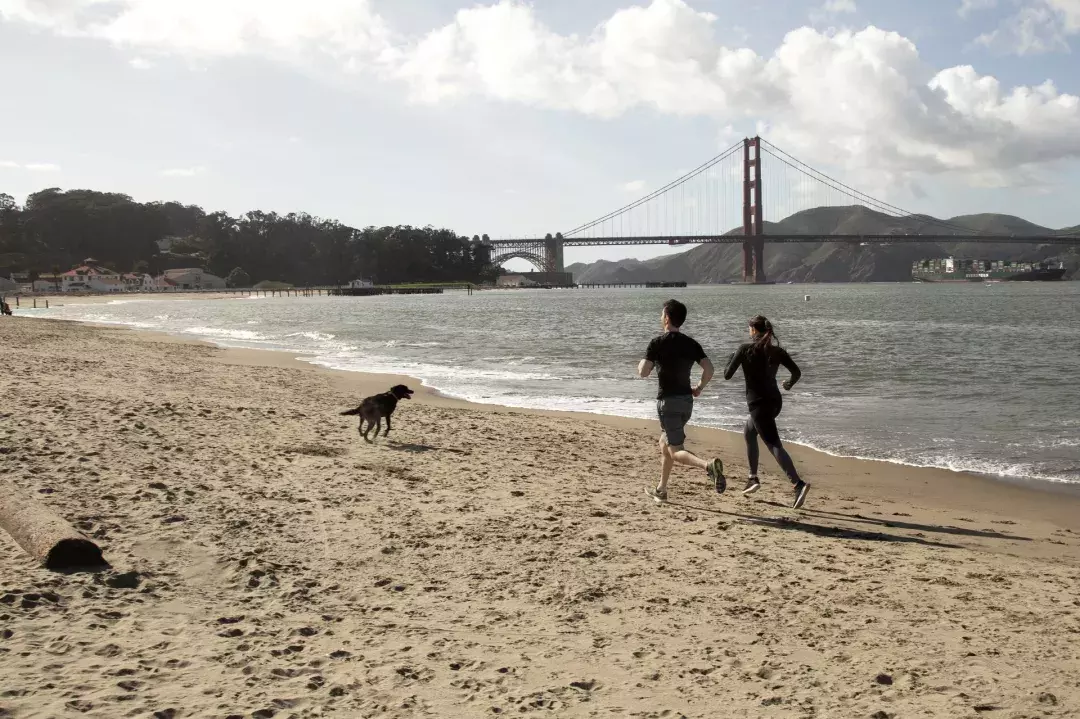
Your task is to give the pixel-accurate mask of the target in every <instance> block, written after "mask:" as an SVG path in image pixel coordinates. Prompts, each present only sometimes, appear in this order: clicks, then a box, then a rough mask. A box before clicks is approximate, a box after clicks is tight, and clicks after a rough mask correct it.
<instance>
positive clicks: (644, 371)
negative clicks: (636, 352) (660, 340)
mask: <svg viewBox="0 0 1080 719" xmlns="http://www.w3.org/2000/svg"><path fill="white" fill-rule="evenodd" d="M656 355H657V352H656V339H653V341H652V342H650V343H649V346H648V347H646V348H645V359H643V360H641V361H640V362H638V365H637V376H638V377H641V378H642V379H645V378H646V377H648V376H649V375H650V374H652V371H653V367H655V366H656V358H657V357H656Z"/></svg>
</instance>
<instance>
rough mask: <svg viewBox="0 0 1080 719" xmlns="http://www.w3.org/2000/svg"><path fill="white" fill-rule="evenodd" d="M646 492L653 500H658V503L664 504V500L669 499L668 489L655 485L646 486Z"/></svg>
mask: <svg viewBox="0 0 1080 719" xmlns="http://www.w3.org/2000/svg"><path fill="white" fill-rule="evenodd" d="M645 494H647V495H649V496H650V497H652V501H654V502H656V503H657V504H663V503H664V502H666V501H667V490H666V489H656V488H655V487H646V488H645Z"/></svg>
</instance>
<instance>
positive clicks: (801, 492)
mask: <svg viewBox="0 0 1080 719" xmlns="http://www.w3.org/2000/svg"><path fill="white" fill-rule="evenodd" d="M809 491H810V485H809V484H807V483H806V482H804V481H802V480H801V479H800V480H799V481H798V483H797V484H796V485H795V501H794V502H792V503H791V507H792V509H798V508H799V507H801V506H803V505H804V504H806V494H807V492H809Z"/></svg>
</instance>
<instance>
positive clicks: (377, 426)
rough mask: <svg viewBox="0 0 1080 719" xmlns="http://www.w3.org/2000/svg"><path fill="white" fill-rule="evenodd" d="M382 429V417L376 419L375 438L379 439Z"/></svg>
mask: <svg viewBox="0 0 1080 719" xmlns="http://www.w3.org/2000/svg"><path fill="white" fill-rule="evenodd" d="M381 429H382V417H380V418H379V419H377V420H375V436H374V437H373V439H378V438H379V430H381Z"/></svg>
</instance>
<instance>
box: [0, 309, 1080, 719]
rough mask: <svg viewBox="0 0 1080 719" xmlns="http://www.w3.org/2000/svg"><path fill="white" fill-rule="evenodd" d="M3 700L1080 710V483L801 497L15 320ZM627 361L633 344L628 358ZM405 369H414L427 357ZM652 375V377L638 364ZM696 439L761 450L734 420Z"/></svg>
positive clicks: (878, 488)
mask: <svg viewBox="0 0 1080 719" xmlns="http://www.w3.org/2000/svg"><path fill="white" fill-rule="evenodd" d="M0 347H2V348H3V357H4V362H3V372H2V373H0V396H2V398H3V399H2V401H0V474H2V476H0V491H3V487H4V486H7V485H15V486H17V487H19V488H21V489H22V490H25V491H27V492H29V493H31V494H33V495H34V496H35V497H37V498H38V499H39V500H40V501H41V502H42V503H43V504H45V505H47V506H48V507H50V508H51V509H53V510H54V511H55V512H56V513H57V514H59V515H60V516H62V517H64V518H65V519H67V520H68V521H69V522H71V523H72V524H73V525H75V526H76V527H78V528H80V529H81V530H82V531H84V532H85V533H86V534H87V535H89V536H91V537H93V538H95V539H96V541H98V542H99V544H100V545H101V547H102V548H103V550H104V552H105V556H106V558H107V559H108V561H109V562H110V564H111V569H109V570H107V571H102V572H94V573H77V574H59V573H55V572H50V571H47V570H44V569H41V568H39V567H38V566H36V564H35V563H34V562H33V561H32V560H31V559H30V558H29V557H28V556H27V555H26V554H25V553H23V551H22V550H21V549H20V548H19V547H18V546H17V545H16V544H14V542H12V541H11V539H10V538H9V537H8V535H7V534H5V533H3V532H2V531H0V716H4V717H6V716H11V717H69V716H85V717H103V718H104V717H109V718H113V717H128V716H130V717H219V718H221V719H224V718H225V717H316V716H339V717H350V718H351V717H377V716H386V717H413V716H427V717H474V716H475V717H480V716H497V715H508V714H512V715H535V714H545V715H551V716H560V717H600V716H608V717H624V716H628V717H642V718H645V717H649V718H652V717H868V718H869V717H873V718H875V719H887V718H893V719H900V718H901V717H1003V718H1004V717H1008V718H1010V719H1020V718H1021V717H1024V718H1027V717H1072V716H1080V649H1078V647H1080V497H1078V495H1077V493H1076V492H1075V491H1068V488H1064V487H1059V488H1053V487H1045V488H1035V487H1027V486H1023V485H1019V484H1010V483H1004V482H999V481H996V480H992V479H988V478H983V477H976V476H968V475H961V474H955V473H950V472H944V471H938V470H921V469H912V468H909V467H903V466H899V465H893V464H886V463H880V462H866V461H859V460H848V459H840V458H834V457H830V456H827V455H823V454H820V453H817V452H814V451H811V450H807V449H803V448H798V447H795V448H792V455H793V457H794V459H795V461H796V463H797V464H798V465H799V467H800V469H801V470H802V471H803V474H804V476H805V477H806V478H807V479H808V480H809V481H810V482H811V483H812V485H813V490H812V493H811V495H810V498H809V500H808V502H807V506H806V508H805V509H804V510H803V511H794V510H791V509H788V508H787V506H786V505H787V502H788V499H789V488H788V485H787V484H786V482H785V481H783V480H782V479H781V478H780V477H779V476H778V474H777V472H776V467H775V465H773V464H772V463H771V461H770V460H769V459H768V458H767V457H765V458H763V460H762V463H763V469H764V470H765V473H764V475H763V477H762V479H763V483H764V487H763V491H762V492H760V493H759V494H758V495H756V496H754V497H753V498H743V497H741V496H740V495H739V494H738V492H729V493H728V494H726V495H724V496H722V497H721V496H717V495H716V494H715V492H714V491H713V490H712V488H711V486H710V485H709V484H708V482H707V481H706V479H705V477H704V474H703V473H695V472H691V471H689V470H685V469H676V470H675V472H676V473H675V475H674V478H673V480H672V490H671V499H672V503H671V504H669V505H667V506H662V507H658V506H656V505H654V504H652V503H651V502H650V501H648V498H647V497H646V496H645V494H644V492H643V490H644V488H645V486H646V485H648V484H650V483H652V482H654V481H655V478H656V475H657V472H658V469H659V460H658V457H657V452H656V444H655V442H656V433H657V425H656V423H655V422H645V421H634V420H621V419H617V418H608V417H599V416H591V415H580V414H565V413H555V412H533V411H525V410H512V409H505V408H499V407H489V406H478V405H470V404H467V403H464V402H458V401H454V400H450V399H447V398H443V397H439V396H437V395H435V394H433V393H431V392H428V391H421V392H418V394H417V395H416V397H415V398H414V400H413V401H411V402H404V403H402V405H401V406H400V408H399V410H398V412H397V413H396V414H395V415H394V430H393V432H392V433H391V435H390V439H389V440H384V439H383V438H380V439H379V440H378V441H377V442H376V443H374V444H365V443H364V442H363V441H362V440H361V439H360V438H359V437H358V435H357V432H356V422H355V419H354V418H351V417H341V416H339V415H338V413H339V412H340V411H342V410H344V409H348V408H350V407H352V406H355V405H356V404H357V403H358V401H359V400H360V399H361V398H362V397H364V396H366V395H368V394H372V393H375V392H380V391H385V390H386V389H388V388H389V386H390V385H392V384H394V383H395V382H396V381H398V378H394V377H391V376H388V375H364V374H358V373H346V372H334V371H329V370H323V369H320V368H316V367H314V366H312V365H310V364H307V363H304V362H301V361H297V360H295V359H294V358H292V357H291V356H289V355H287V354H283V353H273V352H260V351H248V350H225V349H220V348H216V347H212V346H209V345H205V344H200V343H194V342H185V341H181V340H177V339H174V338H169V337H165V336H161V335H155V334H149V333H139V332H133V331H129V330H124V329H116V328H103V327H94V326H89V325H82V324H74V323H68V322H58V321H47V320H36V319H26V318H21V317H16V318H14V319H7V318H2V319H0ZM627 371H628V372H630V371H632V368H627ZM402 381H406V382H408V383H410V384H411V385H412V386H413V388H414V389H415V388H417V387H418V385H419V383H418V382H416V381H415V380H409V379H407V378H404V379H403V380H402ZM643 391H644V390H643ZM689 437H690V440H689V443H688V446H689V448H691V449H693V450H694V451H697V452H698V453H700V454H702V455H706V456H711V455H718V456H720V457H721V458H722V459H723V460H724V462H725V465H726V466H727V468H728V475H729V477H732V478H733V482H735V483H736V484H738V485H741V480H742V479H743V478H744V477H745V474H746V464H745V458H744V456H743V448H742V439H741V437H739V436H737V435H733V434H730V433H725V432H720V431H715V430H704V429H693V430H691V432H690V433H689Z"/></svg>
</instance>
